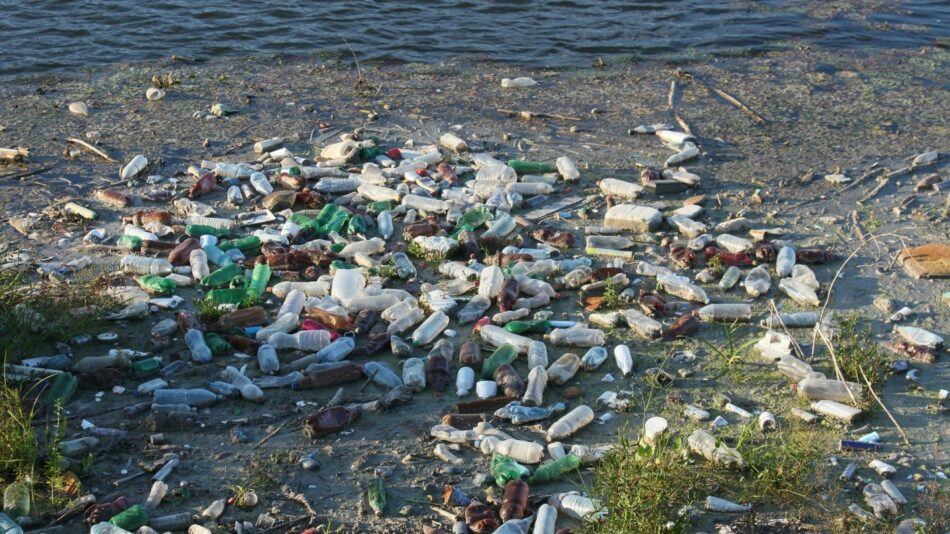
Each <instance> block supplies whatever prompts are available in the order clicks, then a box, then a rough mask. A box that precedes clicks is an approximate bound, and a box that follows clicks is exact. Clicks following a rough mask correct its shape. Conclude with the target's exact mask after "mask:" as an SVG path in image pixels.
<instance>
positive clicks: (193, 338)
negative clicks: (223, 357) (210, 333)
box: [185, 328, 211, 363]
mask: <svg viewBox="0 0 950 534" xmlns="http://www.w3.org/2000/svg"><path fill="white" fill-rule="evenodd" d="M185 344H186V345H188V350H189V351H191V358H192V359H193V360H195V361H196V362H198V363H208V362H210V361H211V349H210V348H208V344H207V343H205V337H204V334H202V333H201V330H196V329H194V328H190V329H188V331H187V332H185Z"/></svg>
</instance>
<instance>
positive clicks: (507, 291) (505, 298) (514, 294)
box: [498, 278, 521, 312]
mask: <svg viewBox="0 0 950 534" xmlns="http://www.w3.org/2000/svg"><path fill="white" fill-rule="evenodd" d="M520 290H521V286H520V284H519V283H518V281H517V280H515V279H514V278H506V279H505V281H504V282H502V284H501V293H499V294H498V309H500V310H501V311H503V312H505V311H509V310H511V309H513V308H514V306H515V301H517V300H518V293H519V292H520Z"/></svg>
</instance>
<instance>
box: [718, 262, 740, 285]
mask: <svg viewBox="0 0 950 534" xmlns="http://www.w3.org/2000/svg"><path fill="white" fill-rule="evenodd" d="M741 276H742V271H740V270H739V268H738V267H736V266H735V265H730V266H729V268H728V269H726V272H725V273H724V274H723V275H722V279H720V280H719V289H721V290H723V291H729V290H730V289H732V288H733V287H734V286H735V285H736V283H738V282H739V278H740V277H741Z"/></svg>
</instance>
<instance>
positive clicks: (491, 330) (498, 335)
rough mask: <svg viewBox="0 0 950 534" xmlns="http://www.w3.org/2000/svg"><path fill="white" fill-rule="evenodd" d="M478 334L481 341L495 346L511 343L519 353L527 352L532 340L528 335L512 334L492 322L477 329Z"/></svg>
mask: <svg viewBox="0 0 950 534" xmlns="http://www.w3.org/2000/svg"><path fill="white" fill-rule="evenodd" d="M478 333H479V335H480V336H481V338H482V341H484V342H486V343H488V344H490V345H492V346H495V347H500V346H502V345H504V344H505V343H508V344H509V345H513V346H514V347H515V348H517V349H518V352H520V353H527V352H528V347H529V346H530V345H531V341H533V340H532V339H531V338H529V337H525V336H521V335H518V334H513V333H511V332H509V331H507V330H505V329H504V328H501V327H500V326H495V325H493V324H489V325H485V326H483V327H481V329H480V330H479V331H478Z"/></svg>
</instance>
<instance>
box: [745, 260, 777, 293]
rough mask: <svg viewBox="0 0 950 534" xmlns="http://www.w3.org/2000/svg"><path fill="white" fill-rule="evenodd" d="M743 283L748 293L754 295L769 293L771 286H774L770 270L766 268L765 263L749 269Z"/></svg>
mask: <svg viewBox="0 0 950 534" xmlns="http://www.w3.org/2000/svg"><path fill="white" fill-rule="evenodd" d="M743 285H744V286H745V290H746V293H748V294H749V295H751V296H753V297H758V296H759V295H764V294H765V293H768V291H769V288H771V287H772V278H771V277H770V276H769V271H768V270H767V269H766V268H765V265H759V266H758V267H756V268H755V269H752V270H751V271H749V274H747V275H746V277H745V282H743Z"/></svg>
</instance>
